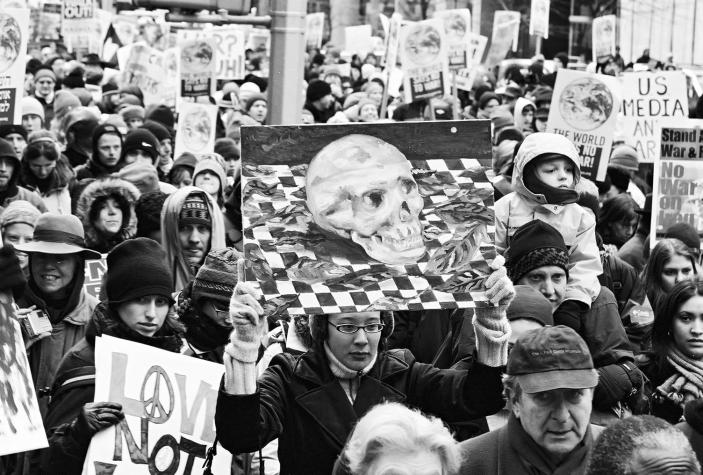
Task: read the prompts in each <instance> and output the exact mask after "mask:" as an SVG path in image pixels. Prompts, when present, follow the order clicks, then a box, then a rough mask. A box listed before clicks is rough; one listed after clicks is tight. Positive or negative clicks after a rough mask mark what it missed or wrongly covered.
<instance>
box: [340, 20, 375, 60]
mask: <svg viewBox="0 0 703 475" xmlns="http://www.w3.org/2000/svg"><path fill="white" fill-rule="evenodd" d="M344 49H345V50H346V51H348V52H350V53H356V54H358V55H359V56H361V57H362V58H363V57H364V56H366V55H367V54H368V53H369V51H371V50H372V49H373V44H372V41H371V25H356V26H347V27H346V28H344Z"/></svg>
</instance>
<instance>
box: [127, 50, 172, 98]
mask: <svg viewBox="0 0 703 475" xmlns="http://www.w3.org/2000/svg"><path fill="white" fill-rule="evenodd" d="M120 57H125V58H126V59H125V60H124V61H120V69H121V70H122V77H121V83H122V84H124V85H134V86H139V88H140V89H141V90H142V93H144V102H145V103H146V104H161V103H162V102H163V89H162V85H163V82H164V80H165V79H166V78H167V76H166V75H165V74H164V72H165V66H164V53H163V52H161V51H159V50H157V49H156V48H152V47H150V46H147V45H146V44H145V43H136V44H133V45H130V46H126V47H124V48H121V49H120V50H119V51H118V58H120Z"/></svg>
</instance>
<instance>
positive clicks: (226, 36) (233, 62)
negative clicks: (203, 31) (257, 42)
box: [212, 26, 246, 81]
mask: <svg viewBox="0 0 703 475" xmlns="http://www.w3.org/2000/svg"><path fill="white" fill-rule="evenodd" d="M212 38H213V40H214V42H215V48H216V49H217V54H216V55H215V57H216V58H217V66H216V71H217V72H216V74H215V77H217V79H222V80H224V81H231V80H233V79H242V78H244V76H245V75H246V69H245V67H244V66H245V65H244V62H245V57H244V46H245V42H246V30H245V29H243V28H241V27H239V26H221V27H217V28H213V29H212Z"/></svg>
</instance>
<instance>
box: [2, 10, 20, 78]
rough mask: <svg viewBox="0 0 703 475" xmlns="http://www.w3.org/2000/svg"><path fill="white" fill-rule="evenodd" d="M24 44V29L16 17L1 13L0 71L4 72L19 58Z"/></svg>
mask: <svg viewBox="0 0 703 475" xmlns="http://www.w3.org/2000/svg"><path fill="white" fill-rule="evenodd" d="M21 44H22V31H21V30H20V25H19V23H17V20H15V18H14V17H12V16H10V15H8V14H7V13H0V73H4V72H5V71H7V70H8V69H10V67H12V65H13V64H14V63H15V61H16V60H17V56H19V53H20V45H21Z"/></svg>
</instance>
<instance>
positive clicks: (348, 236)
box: [242, 121, 495, 315]
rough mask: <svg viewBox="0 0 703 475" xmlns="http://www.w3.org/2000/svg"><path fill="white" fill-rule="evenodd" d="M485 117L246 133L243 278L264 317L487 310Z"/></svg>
mask: <svg viewBox="0 0 703 475" xmlns="http://www.w3.org/2000/svg"><path fill="white" fill-rule="evenodd" d="M490 160H491V145H490V122H489V121H446V122H416V123H402V124H400V123H388V124H373V125H371V124H353V125H350V124H343V125H309V126H275V127H242V222H243V231H244V252H245V257H246V259H245V261H246V269H245V273H246V280H248V281H258V282H259V284H260V286H261V290H262V293H263V294H264V298H265V301H266V305H267V306H269V308H268V309H267V311H268V312H269V313H270V314H271V313H275V312H278V313H288V314H292V315H293V314H315V313H318V314H319V313H339V312H359V311H365V310H379V309H388V310H401V309H409V310H422V309H442V308H465V307H474V306H476V305H477V304H479V305H480V304H483V302H485V297H484V294H483V281H484V279H485V277H486V276H487V274H488V273H489V272H490V271H489V268H488V262H490V261H491V260H492V259H493V258H494V257H495V248H494V246H493V242H494V232H495V228H494V223H493V218H494V211H493V188H492V185H491V183H490V182H489V181H488V179H487V178H486V174H485V171H484V167H486V166H488V164H489V163H490Z"/></svg>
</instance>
